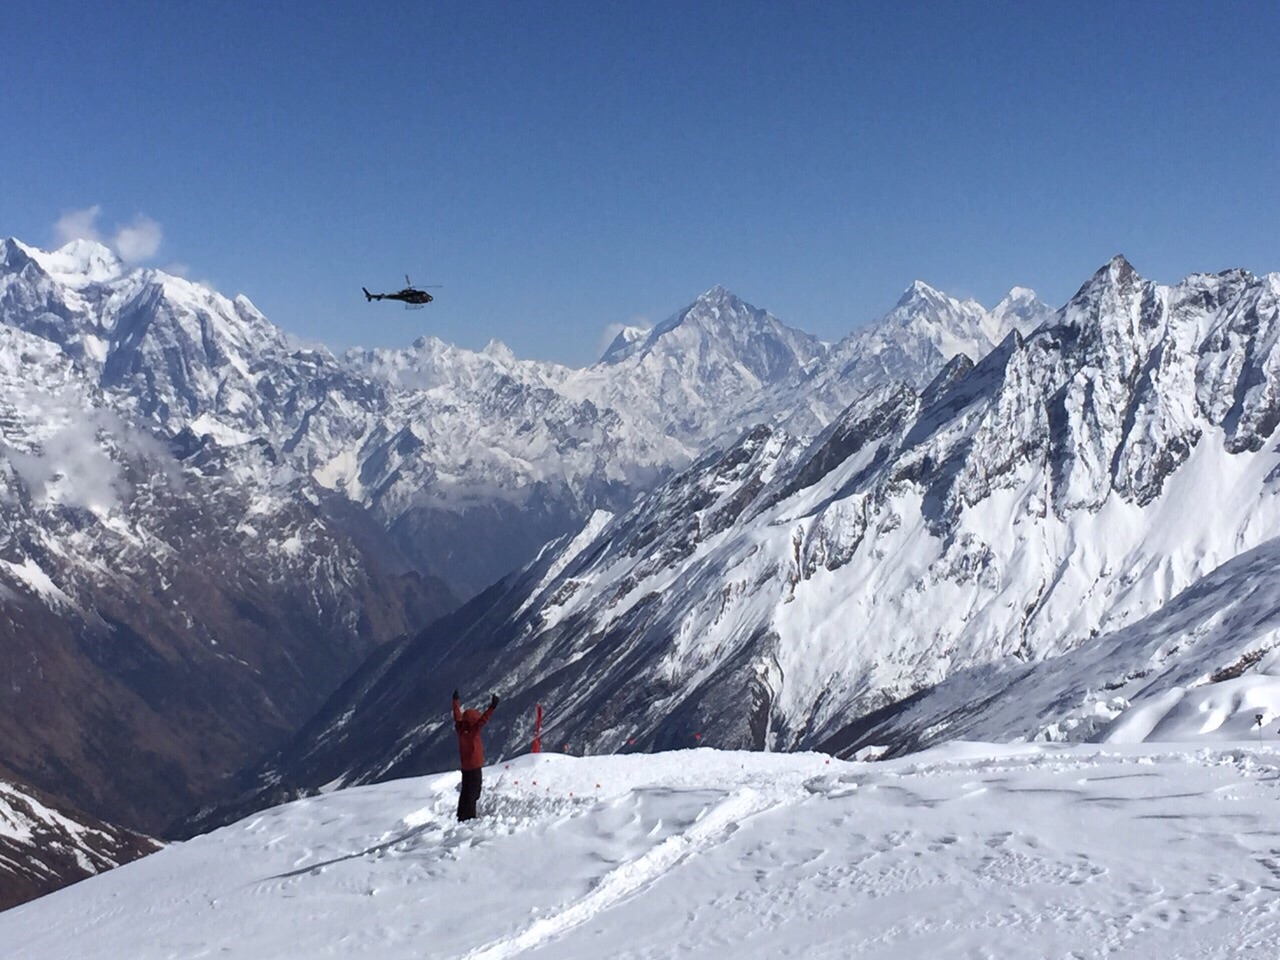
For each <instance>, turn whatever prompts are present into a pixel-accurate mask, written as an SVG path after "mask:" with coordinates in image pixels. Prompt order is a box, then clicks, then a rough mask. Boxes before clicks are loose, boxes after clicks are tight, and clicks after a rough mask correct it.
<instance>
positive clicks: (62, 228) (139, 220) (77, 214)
mask: <svg viewBox="0 0 1280 960" xmlns="http://www.w3.org/2000/svg"><path fill="white" fill-rule="evenodd" d="M101 214H102V207H101V206H100V205H99V204H96V203H95V204H94V205H93V206H91V207H85V208H84V209H83V210H68V211H67V212H66V213H64V214H63V215H62V216H60V217H59V218H58V220H57V222H56V223H55V224H54V225H53V236H54V239H55V240H56V241H57V245H58V246H59V247H61V246H63V245H64V244H68V243H70V242H71V241H72V240H92V241H93V242H94V243H102V242H103V239H102V234H101V233H100V232H99V231H98V217H99V216H101ZM163 240H164V230H162V229H161V227H160V224H158V223H156V221H154V220H152V219H151V218H150V217H148V216H147V215H146V214H145V213H140V214H138V215H137V216H136V217H134V218H133V222H132V223H127V224H117V225H116V231H115V235H114V236H113V237H112V238H111V247H112V249H114V250H115V252H116V255H117V256H118V257H119V258H120V259H121V260H123V261H125V262H126V263H140V262H141V261H143V260H150V259H151V258H152V257H154V256H155V255H156V254H157V253H159V252H160V244H161V242H162V241H163ZM170 272H173V271H170Z"/></svg>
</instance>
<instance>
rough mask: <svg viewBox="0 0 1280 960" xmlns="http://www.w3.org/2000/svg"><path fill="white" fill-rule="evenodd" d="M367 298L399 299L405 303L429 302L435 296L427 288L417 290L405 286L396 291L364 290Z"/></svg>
mask: <svg viewBox="0 0 1280 960" xmlns="http://www.w3.org/2000/svg"><path fill="white" fill-rule="evenodd" d="M364 295H365V299H366V300H370V301H372V300H399V301H401V302H403V303H417V304H423V305H425V304H428V303H430V302H431V301H432V300H433V299H434V298H433V297H432V296H431V294H429V293H427V291H425V290H417V289H415V288H414V287H405V288H404V289H403V290H397V291H396V292H395V293H370V292H369V291H368V290H365V292H364Z"/></svg>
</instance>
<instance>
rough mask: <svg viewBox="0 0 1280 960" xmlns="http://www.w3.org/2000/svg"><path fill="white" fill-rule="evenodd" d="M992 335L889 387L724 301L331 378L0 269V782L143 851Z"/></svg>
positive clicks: (91, 248)
mask: <svg viewBox="0 0 1280 960" xmlns="http://www.w3.org/2000/svg"><path fill="white" fill-rule="evenodd" d="M917 299H919V298H917ZM913 302H914V301H913ZM904 303H905V301H904ZM361 306H363V305H361ZM1033 312H1034V310H1033ZM908 315H909V316H908ZM1011 316H1012V315H1011ZM904 318H905V319H904ZM1024 321H1025V318H1020V319H1018V320H1017V322H1019V323H1021V322H1024ZM1006 322H1013V321H1010V320H1007V319H1006V318H1004V315H1003V314H999V311H997V312H993V313H992V314H990V315H986V314H983V313H982V311H981V310H980V309H979V308H977V307H976V306H973V305H963V308H962V306H958V305H956V303H955V301H951V300H948V299H947V298H945V297H943V296H942V295H941V294H936V292H934V293H931V294H930V295H929V296H928V297H925V298H924V299H922V300H920V302H919V303H915V304H914V305H913V306H900V307H899V308H897V309H896V310H895V312H894V314H892V315H891V319H890V320H887V321H886V324H888V326H887V327H886V329H885V330H884V331H882V333H881V334H880V339H879V340H878V341H877V343H878V344H879V345H880V346H879V348H878V349H879V353H877V357H879V356H880V355H881V354H884V353H886V352H893V351H897V352H898V353H901V354H902V355H903V356H904V357H906V359H905V360H902V361H901V362H895V364H894V365H893V366H892V369H890V367H889V366H888V365H886V364H885V363H883V362H882V361H881V360H876V361H875V363H876V364H878V366H876V365H874V364H873V365H872V367H874V368H872V367H869V368H868V369H866V370H864V369H863V367H862V366H861V365H860V362H859V361H858V360H857V358H851V357H850V356H846V355H845V354H844V353H841V352H840V351H838V350H836V349H835V348H831V347H828V346H827V345H825V344H822V343H819V342H818V341H816V340H815V339H814V338H812V337H810V336H808V335H806V334H803V333H801V332H799V331H796V330H793V329H791V328H788V327H787V326H785V325H784V324H782V323H781V322H780V321H779V320H777V318H775V317H773V316H772V315H770V314H768V313H767V312H765V311H763V310H759V309H757V308H754V307H751V306H749V305H748V304H745V303H744V302H743V301H741V300H740V299H738V298H737V297H735V296H734V295H733V294H731V293H729V292H728V291H726V290H723V289H722V288H718V287H717V288H714V289H712V290H710V291H708V292H707V293H706V294H704V295H703V296H702V297H699V298H698V299H697V300H696V301H695V302H694V303H692V304H691V305H690V306H689V307H687V308H686V309H684V310H682V311H680V312H678V313H677V314H675V315H673V316H672V317H671V318H670V319H668V320H667V321H665V322H663V323H661V324H659V325H658V326H656V327H655V328H654V329H653V330H651V331H647V332H645V333H644V334H643V335H639V334H638V333H637V332H635V331H632V332H631V334H627V335H624V336H623V337H622V339H621V340H620V341H619V343H618V344H617V345H615V347H614V348H611V349H610V351H609V352H608V353H607V355H606V356H605V358H603V359H602V360H601V362H600V363H598V364H595V365H593V366H591V367H588V368H585V369H582V370H574V369H570V368H567V367H562V366H559V365H556V364H548V363H537V362H532V361H523V360H520V359H518V358H516V357H515V356H513V355H512V353H511V351H510V350H508V349H507V348H506V347H504V346H503V345H502V344H499V343H493V344H490V346H489V347H487V348H486V349H485V350H483V351H480V352H478V353H477V352H471V351H466V350H459V349H457V348H455V347H451V346H449V345H447V344H444V343H442V342H440V341H439V340H435V339H432V338H423V339H421V340H419V341H417V342H416V343H414V344H413V345H412V346H410V347H409V348H407V349H405V350H400V351H386V350H380V351H359V350H357V351H351V352H348V353H347V354H345V355H343V356H340V357H338V356H334V355H332V354H331V353H329V352H328V351H326V350H324V349H299V348H297V347H296V346H295V345H294V344H293V343H292V342H291V341H290V339H289V337H287V336H286V335H285V334H284V333H283V332H282V331H280V330H279V329H278V328H276V327H275V326H274V325H272V324H271V323H270V322H269V321H268V320H267V319H266V318H265V317H263V315H262V314H261V313H260V312H259V311H258V310H257V309H256V308H255V307H254V306H253V304H252V303H251V302H250V301H249V300H248V299H246V298H245V297H235V298H228V297H224V296H222V295H221V294H219V293H217V292H216V291H214V290H211V289H209V288H207V287H205V286H203V285H201V284H197V283H192V282H190V281H188V280H185V279H183V278H180V277H174V276H170V275H168V274H166V273H164V272H162V271H157V270H151V269H141V268H137V267H129V266H126V265H125V264H123V263H122V262H121V261H120V260H119V259H118V258H117V257H116V256H115V255H114V254H113V253H112V252H111V251H110V250H109V249H107V248H106V247H103V246H101V245H99V244H95V243H92V242H88V241H76V242H74V243H71V244H69V245H67V246H66V247H63V248H62V249H60V250H57V251H53V252H47V251H42V250H39V249H36V248H34V247H31V246H29V245H26V244H23V243H21V242H20V241H17V240H7V241H3V242H0V381H2V382H0V388H2V389H0V495H2V496H3V498H4V503H5V508H4V510H3V511H0V589H2V590H3V597H2V598H0V599H2V601H3V613H4V620H3V626H2V627H0V629H2V630H3V643H0V657H2V658H3V659H4V663H5V668H6V676H8V677H10V678H11V681H10V684H11V688H12V693H13V695H12V696H10V697H7V698H6V700H5V701H4V702H3V704H0V734H2V735H3V737H4V740H5V743H6V748H5V751H4V754H3V756H0V767H2V768H3V769H6V770H8V771H9V772H11V773H12V774H13V775H14V776H16V777H18V778H19V779H22V780H23V781H25V782H30V783H33V784H35V785H36V786H38V787H41V788H43V789H46V790H48V791H49V792H50V793H52V794H53V795H54V796H55V797H57V798H60V799H66V800H68V801H70V802H71V803H72V804H73V805H74V806H76V807H78V808H80V809H84V810H87V811H88V812H90V813H93V814H95V815H98V816H101V817H103V818H104V819H107V820H110V821H111V822H118V823H122V824H125V825H126V826H130V827H133V828H136V829H142V830H145V831H148V832H157V831H159V830H160V829H161V828H162V827H163V824H164V823H165V822H166V820H167V819H168V818H169V817H170V816H173V815H175V814H177V813H178V812H179V811H181V810H183V809H184V808H186V807H187V806H188V805H190V804H192V803H193V802H194V801H195V800H197V799H198V798H200V797H202V796H204V795H205V794H206V791H207V790H208V789H209V787H210V786H211V784H212V783H214V782H216V780H217V778H218V777H219V776H220V775H222V773H224V772H225V771H226V770H228V769H230V768H232V767H234V766H236V765H238V764H239V763H241V762H243V761H244V760H246V759H247V758H248V756H249V755H250V754H251V753H252V752H253V751H257V750H261V749H263V748H265V747H267V746H270V745H271V744H273V743H275V742H278V741H279V739H280V738H281V737H282V736H284V735H285V734H287V733H288V732H290V731H291V730H292V729H294V728H295V727H296V726H297V724H299V723H300V722H301V721H302V720H303V719H304V718H305V717H306V716H307V715H309V714H310V713H311V712H312V711H313V710H314V709H315V708H316V707H317V706H318V705H319V703H320V702H321V700H322V699H323V697H324V696H325V695H326V694H327V693H328V692H330V691H331V690H332V689H333V687H334V686H335V685H336V684H337V683H338V682H339V681H340V680H341V679H342V678H343V677H344V676H346V675H347V674H348V672H349V671H350V670H351V669H352V668H353V667H354V666H356V664H358V663H359V662H360V661H361V660H362V659H363V658H364V657H365V656H366V655H368V654H369V653H370V652H371V651H372V650H373V649H374V648H375V647H376V646H377V645H378V644H379V643H381V642H383V641H385V640H387V639H389V638H391V637H394V636H396V635H398V634H400V633H403V632H405V631H409V630H415V629H419V628H421V626H422V625H423V624H425V623H427V622H429V621H430V620H431V619H433V618H434V617H435V616H436V615H438V614H439V613H441V612H443V611H444V610H445V609H448V608H449V607H450V606H452V605H453V603H454V602H455V601H454V599H453V597H454V596H457V597H460V598H465V597H466V596H469V595H471V594H474V593H476V592H477V591H479V590H481V589H483V588H484V587H486V586H488V585H489V584H490V583H492V582H493V581H494V580H496V579H497V578H498V577H500V576H501V575H503V574H505V573H507V572H508V571H509V570H510V569H512V568H513V567H515V566H517V565H519V564H520V563H523V562H525V561H526V560H528V559H530V558H532V557H534V556H535V555H536V554H537V552H538V551H539V550H540V549H541V548H542V546H543V544H544V543H546V542H547V541H548V540H550V539H552V538H555V537H558V536H561V535H563V534H564V533H565V532H566V531H571V530H574V529H577V528H578V527H579V526H580V525H581V523H582V522H583V520H584V519H585V518H587V517H589V516H591V514H592V512H593V511H595V510H597V509H607V510H610V511H613V512H619V513H620V512H622V511H624V510H625V509H627V508H628V507H629V506H630V504H631V503H632V501H633V499H634V497H635V496H636V495H637V494H638V493H642V492H643V491H645V490H648V489H650V488H652V487H653V486H654V485H655V484H657V483H658V482H659V481H660V480H662V479H663V478H664V477H666V476H668V475H670V474H671V473H672V472H673V471H675V470H678V469H682V468H684V467H685V466H687V465H688V464H689V463H691V462H693V461H694V460H695V459H696V458H698V457H700V456H702V455H703V454H704V452H705V451H706V450H707V449H709V448H712V447H715V446H716V445H718V444H720V443H723V442H726V440H728V441H731V440H732V439H733V437H734V435H735V434H736V433H737V432H738V431H740V430H741V429H742V428H743V427H746V426H750V425H753V424H755V423H756V422H758V421H769V422H773V423H784V422H785V423H788V424H791V425H792V426H793V427H794V428H797V429H800V428H803V429H806V430H807V429H817V428H819V427H821V426H823V425H825V424H826V423H827V422H828V421H829V420H830V418H831V416H832V415H833V414H834V413H835V412H836V411H838V410H839V409H840V408H841V407H843V406H844V405H845V404H847V403H848V402H849V400H851V399H852V398H853V397H854V396H855V395H857V394H858V393H859V392H861V391H862V390H863V389H864V388H865V387H866V385H867V384H868V383H875V382H879V381H880V380H882V379H884V378H885V377H887V376H889V375H890V374H892V375H893V376H907V377H908V379H913V380H915V381H923V380H926V379H928V378H929V377H931V376H933V374H934V373H935V372H936V371H937V369H939V368H940V367H941V366H942V364H943V363H945V362H946V360H947V358H948V356H949V355H950V351H952V350H953V349H955V348H956V345H957V344H961V345H965V344H967V345H968V347H967V349H971V350H972V352H974V353H975V355H976V353H978V352H980V351H981V350H982V349H985V348H986V346H989V344H990V341H991V339H992V338H993V337H998V335H999V331H1000V330H1001V329H1002V324H1005V323H1006ZM895 325H896V326H895ZM898 327H901V328H902V332H901V333H900V334H899V333H895V330H897V329H898ZM975 331H977V332H975ZM984 331H985V332H984ZM978 333H982V335H983V336H986V337H987V340H985V341H983V340H981V339H980V338H979V339H975V337H978ZM868 355H870V351H868ZM837 358H838V359H839V363H838V366H837V365H836V359H837ZM867 363H868V364H871V361H867ZM811 397H812V398H815V399H812V400H811V399H810V398H811ZM126 744H127V745H130V749H129V750H127V751H122V749H121V747H122V746H123V745H126ZM122 754H124V755H125V758H124V759H122Z"/></svg>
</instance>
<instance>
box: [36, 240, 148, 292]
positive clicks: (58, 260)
mask: <svg viewBox="0 0 1280 960" xmlns="http://www.w3.org/2000/svg"><path fill="white" fill-rule="evenodd" d="M25 250H26V253H27V254H28V255H30V256H31V258H32V259H33V260H35V261H36V262H37V263H38V264H40V266H41V267H42V268H43V269H44V271H45V273H48V274H49V275H50V276H54V277H57V278H58V280H60V281H61V282H62V283H65V284H67V285H68V286H71V287H83V286H87V285H88V284H91V283H106V282H107V281H108V280H114V279H115V278H116V277H119V276H120V275H121V274H123V273H124V271H125V266H124V264H123V263H122V262H121V260H120V258H119V257H117V256H116V254H115V252H114V251H113V250H112V249H111V248H110V247H108V246H105V245H104V244H101V243H98V242H97V241H96V240H72V241H71V242H70V243H67V244H64V245H63V246H61V247H59V248H58V249H57V250H55V251H53V252H52V253H46V252H45V251H43V250H36V249H35V248H34V247H26V248H25Z"/></svg>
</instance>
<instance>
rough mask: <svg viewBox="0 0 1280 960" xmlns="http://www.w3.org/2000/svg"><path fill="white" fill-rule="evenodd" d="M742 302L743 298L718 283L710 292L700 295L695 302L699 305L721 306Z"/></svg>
mask: <svg viewBox="0 0 1280 960" xmlns="http://www.w3.org/2000/svg"><path fill="white" fill-rule="evenodd" d="M741 302H742V298H741V297H739V296H738V295H737V294H735V293H734V292H733V291H732V290H730V289H729V288H728V287H726V286H724V285H723V284H719V283H717V284H716V285H715V286H714V287H712V288H711V289H710V290H708V291H706V293H703V294H700V295H699V296H698V299H697V300H695V301H694V304H699V303H711V304H721V303H741Z"/></svg>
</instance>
